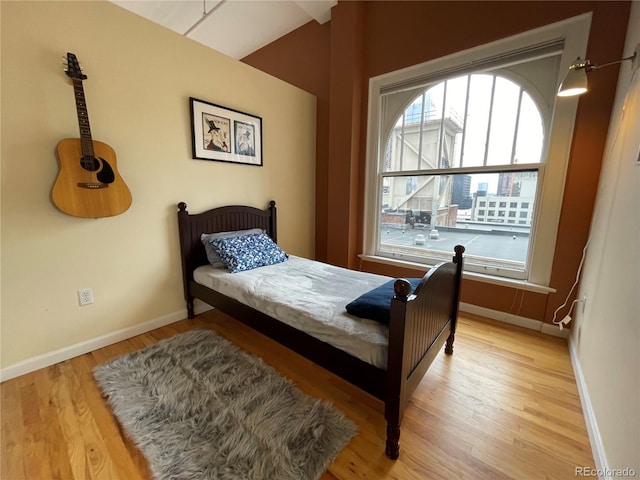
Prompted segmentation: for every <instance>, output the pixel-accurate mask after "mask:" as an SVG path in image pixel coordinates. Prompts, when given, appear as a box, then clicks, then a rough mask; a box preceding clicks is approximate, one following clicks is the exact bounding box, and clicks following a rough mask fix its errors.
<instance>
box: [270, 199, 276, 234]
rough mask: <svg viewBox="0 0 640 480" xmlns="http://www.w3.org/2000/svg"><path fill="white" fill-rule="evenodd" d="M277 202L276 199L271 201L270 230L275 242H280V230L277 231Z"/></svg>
mask: <svg viewBox="0 0 640 480" xmlns="http://www.w3.org/2000/svg"><path fill="white" fill-rule="evenodd" d="M276 220H277V218H276V202H275V200H271V201H270V202H269V230H270V232H269V233H270V236H271V240H273V241H274V242H275V243H278V232H277V225H278V222H277V221H276Z"/></svg>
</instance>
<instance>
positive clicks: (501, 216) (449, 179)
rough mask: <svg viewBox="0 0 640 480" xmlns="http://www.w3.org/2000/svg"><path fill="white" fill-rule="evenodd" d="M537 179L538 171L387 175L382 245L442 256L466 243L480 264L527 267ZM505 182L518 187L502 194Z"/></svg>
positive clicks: (403, 252)
mask: <svg viewBox="0 0 640 480" xmlns="http://www.w3.org/2000/svg"><path fill="white" fill-rule="evenodd" d="M505 176H506V177H510V181H509V182H507V181H505V180H504V177H505ZM537 179H538V174H537V171H523V172H503V173H494V174H455V175H420V176H402V177H384V178H383V182H382V184H383V189H382V192H381V195H382V202H381V204H382V205H383V208H382V211H381V212H380V222H379V225H380V231H379V242H378V250H379V251H381V252H382V253H386V254H391V255H395V256H403V257H415V258H429V259H434V258H435V259H439V258H444V257H445V256H450V254H451V252H452V251H453V248H454V246H455V245H464V246H465V248H466V253H465V254H466V256H467V260H466V263H467V265H468V266H471V267H474V268H475V269H476V270H480V271H482V270H483V269H495V268H504V269H510V270H517V271H524V270H525V264H526V259H527V253H528V250H529V236H530V233H531V218H533V212H532V208H533V206H534V199H535V198H534V196H533V195H535V191H536V184H537ZM501 184H510V185H513V186H514V187H513V188H511V189H510V190H509V191H505V192H502V193H500V194H499V192H498V189H499V186H500V185H501ZM409 185H410V187H409ZM408 192H411V193H408ZM532 192H533V193H532ZM530 194H531V195H532V196H528V195H530ZM524 195H527V196H524ZM514 199H517V200H516V201H514ZM487 204H488V205H491V204H494V205H499V206H500V208H499V209H489V210H487V209H485V207H481V206H482V205H487ZM509 217H510V218H518V219H519V223H518V224H515V222H514V221H511V222H507V218H509ZM472 269H473V268H472Z"/></svg>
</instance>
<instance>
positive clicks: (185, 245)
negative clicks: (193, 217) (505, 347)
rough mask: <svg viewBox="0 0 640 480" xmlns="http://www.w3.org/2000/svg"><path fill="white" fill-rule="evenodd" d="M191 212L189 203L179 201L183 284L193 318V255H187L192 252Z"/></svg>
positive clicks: (189, 316)
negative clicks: (189, 219) (189, 220)
mask: <svg viewBox="0 0 640 480" xmlns="http://www.w3.org/2000/svg"><path fill="white" fill-rule="evenodd" d="M188 218H189V212H188V211H187V204H186V203H184V202H180V203H178V232H179V233H180V257H181V261H182V286H183V288H184V299H185V300H186V302H187V318H193V317H194V316H195V312H194V309H193V297H192V296H191V294H190V293H189V280H190V278H189V275H190V273H189V272H191V270H192V268H191V262H192V261H191V255H190V253H189V255H187V252H191V245H190V232H189V224H188Z"/></svg>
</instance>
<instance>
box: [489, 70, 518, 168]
mask: <svg viewBox="0 0 640 480" xmlns="http://www.w3.org/2000/svg"><path fill="white" fill-rule="evenodd" d="M519 97H520V87H518V86H517V85H516V84H515V83H513V82H512V81H510V80H507V79H506V78H501V77H496V88H495V92H494V96H493V104H492V110H491V126H490V127H491V128H490V131H489V149H488V152H487V165H509V164H510V163H511V152H512V150H513V141H514V135H515V131H516V120H517V117H518V99H519Z"/></svg>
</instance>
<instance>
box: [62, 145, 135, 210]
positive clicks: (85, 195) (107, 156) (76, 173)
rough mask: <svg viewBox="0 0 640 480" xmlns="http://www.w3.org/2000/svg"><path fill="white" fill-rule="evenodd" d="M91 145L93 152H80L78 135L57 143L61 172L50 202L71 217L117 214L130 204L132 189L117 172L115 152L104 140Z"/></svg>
mask: <svg viewBox="0 0 640 480" xmlns="http://www.w3.org/2000/svg"><path fill="white" fill-rule="evenodd" d="M91 144H92V145H93V152H92V153H93V155H83V152H82V147H83V145H82V140H81V139H79V138H65V139H64V140H61V141H60V142H59V143H58V146H57V148H56V153H57V156H58V163H59V166H60V171H59V173H58V177H57V178H56V182H55V184H54V186H53V191H52V194H51V196H52V199H53V203H54V204H55V206H56V207H58V209H60V210H61V211H63V212H64V213H67V214H69V215H73V216H74V217H84V218H101V217H113V216H115V215H120V214H121V213H123V212H125V211H127V210H128V209H129V207H130V206H131V192H130V191H129V188H128V187H127V185H126V183H125V182H124V180H123V179H122V177H121V176H120V174H119V173H118V169H117V166H116V153H115V152H114V151H113V149H112V148H111V147H110V146H109V145H107V144H106V143H102V142H98V141H96V140H91ZM85 146H86V145H85ZM85 150H86V148H85Z"/></svg>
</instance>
